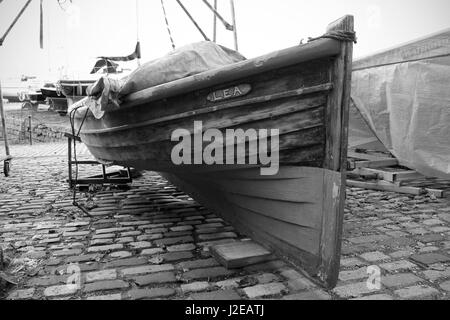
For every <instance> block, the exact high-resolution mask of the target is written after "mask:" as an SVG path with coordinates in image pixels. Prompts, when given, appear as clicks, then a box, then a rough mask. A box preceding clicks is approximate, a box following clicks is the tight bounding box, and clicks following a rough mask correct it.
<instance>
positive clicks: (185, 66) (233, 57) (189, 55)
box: [87, 41, 245, 118]
mask: <svg viewBox="0 0 450 320" xmlns="http://www.w3.org/2000/svg"><path fill="white" fill-rule="evenodd" d="M242 60H245V58H244V57H243V56H242V55H241V54H239V53H238V52H236V51H234V50H231V49H228V48H225V47H222V46H220V45H217V44H216V43H214V42H210V41H203V42H198V43H194V44H190V45H187V46H184V47H181V48H179V49H177V50H175V51H172V52H171V53H169V54H167V55H166V56H164V57H162V58H160V59H156V60H153V61H150V62H147V63H145V64H143V65H142V66H140V67H139V68H137V69H136V70H135V71H134V72H133V73H131V74H130V75H129V76H128V77H126V78H124V79H121V80H114V79H111V78H108V77H102V78H101V79H99V80H98V81H97V82H96V83H95V84H93V85H91V86H90V87H89V88H88V91H87V92H88V95H89V96H90V99H89V101H88V105H89V106H90V108H91V110H92V111H93V113H94V115H95V116H96V117H98V118H101V117H102V116H103V113H104V112H105V111H108V110H112V109H115V108H119V107H120V102H121V101H120V100H121V97H123V96H126V95H128V94H130V93H133V92H137V91H140V90H143V89H146V88H150V87H154V86H157V85H159V84H163V83H167V82H170V81H174V80H177V79H181V78H185V77H189V76H192V75H195V74H198V73H201V72H204V71H207V70H212V69H216V68H219V67H223V66H226V65H229V64H232V63H236V62H239V61H242Z"/></svg>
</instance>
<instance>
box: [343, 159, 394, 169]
mask: <svg viewBox="0 0 450 320" xmlns="http://www.w3.org/2000/svg"><path fill="white" fill-rule="evenodd" d="M350 162H351V163H352V161H351V160H350ZM398 165H399V163H398V160H397V159H394V158H386V159H380V160H374V161H370V160H369V161H354V162H353V163H352V164H351V166H352V167H353V168H355V169H357V168H382V167H391V166H398Z"/></svg>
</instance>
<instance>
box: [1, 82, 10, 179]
mask: <svg viewBox="0 0 450 320" xmlns="http://www.w3.org/2000/svg"><path fill="white" fill-rule="evenodd" d="M0 118H1V125H2V133H3V140H4V141H5V151H6V157H5V158H3V159H0V161H3V173H4V175H5V176H6V177H7V176H9V170H10V164H11V160H12V157H11V154H10V153H9V143H8V132H7V130H6V120H5V111H4V109H3V94H2V84H1V82H0Z"/></svg>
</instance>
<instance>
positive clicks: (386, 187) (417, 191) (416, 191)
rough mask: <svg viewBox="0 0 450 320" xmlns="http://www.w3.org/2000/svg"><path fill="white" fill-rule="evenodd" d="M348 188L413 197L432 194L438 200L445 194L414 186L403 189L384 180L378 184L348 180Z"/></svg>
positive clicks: (377, 182)
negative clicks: (403, 194)
mask: <svg viewBox="0 0 450 320" xmlns="http://www.w3.org/2000/svg"><path fill="white" fill-rule="evenodd" d="M347 186H349V187H355V188H364V189H369V190H379V191H390V192H398V193H405V194H413V195H422V194H426V193H430V194H433V195H435V196H436V197H437V198H442V197H443V196H444V192H443V191H442V190H437V189H428V188H418V187H413V186H403V187H401V186H399V185H397V184H395V183H391V182H388V181H383V180H378V181H376V182H365V181H356V180H347Z"/></svg>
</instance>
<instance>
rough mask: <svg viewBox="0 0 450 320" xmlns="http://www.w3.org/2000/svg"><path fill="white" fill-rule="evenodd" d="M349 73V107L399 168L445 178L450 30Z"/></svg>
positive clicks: (449, 156)
mask: <svg viewBox="0 0 450 320" xmlns="http://www.w3.org/2000/svg"><path fill="white" fill-rule="evenodd" d="M353 70H354V71H353V74H352V76H353V80H352V98H353V101H354V104H355V105H356V107H357V109H358V110H359V111H360V112H361V114H362V116H363V118H364V120H365V122H366V123H367V124H368V126H369V127H370V129H371V130H372V131H373V132H374V133H375V135H376V136H377V138H378V139H379V140H380V141H381V142H382V143H383V144H384V146H385V147H386V148H387V149H388V150H389V151H390V152H391V153H392V154H393V155H394V156H395V157H396V158H397V159H398V160H399V162H400V164H402V165H404V166H407V167H409V168H412V169H414V170H416V171H418V172H420V173H422V174H424V175H427V176H432V177H441V178H446V179H448V178H450V29H449V30H445V31H443V32H439V33H437V34H434V35H431V36H429V37H426V38H423V39H420V40H416V41H413V42H411V43H408V44H405V45H402V46H399V47H397V48H394V49H391V50H388V51H385V52H382V53H379V54H376V55H373V56H370V57H367V58H363V59H360V60H357V61H355V62H354V63H353ZM350 123H351V122H350ZM350 132H356V134H357V131H355V130H353V131H352V128H351V127H350ZM350 140H351V139H350ZM353 140H355V138H353ZM356 140H357V139H356Z"/></svg>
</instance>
